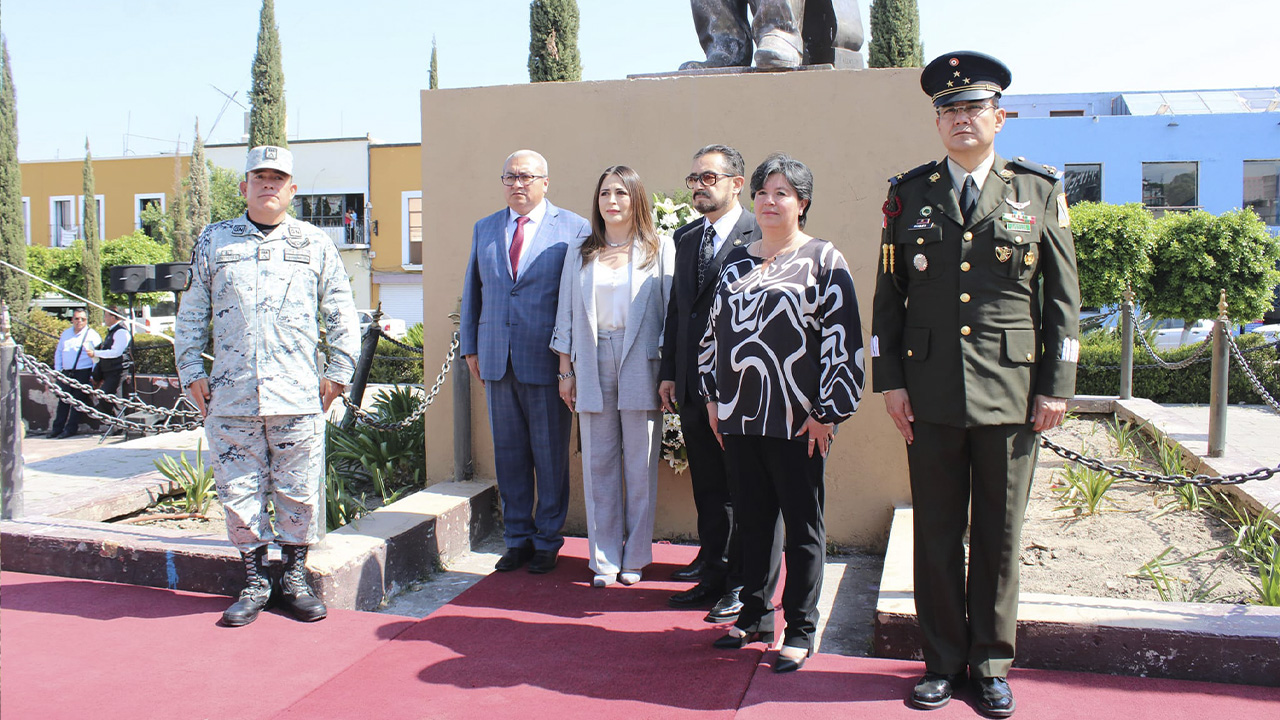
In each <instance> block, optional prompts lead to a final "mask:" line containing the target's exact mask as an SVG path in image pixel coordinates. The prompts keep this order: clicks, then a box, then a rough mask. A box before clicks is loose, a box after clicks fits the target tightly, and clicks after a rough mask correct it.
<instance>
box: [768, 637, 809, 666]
mask: <svg viewBox="0 0 1280 720" xmlns="http://www.w3.org/2000/svg"><path fill="white" fill-rule="evenodd" d="M782 647H783V649H784V650H785V649H786V648H788V647H790V648H794V649H800V648H798V647H797V646H795V645H783V646H782ZM811 657H813V644H812V643H810V645H809V647H807V648H805V649H804V655H802V656H800V657H798V658H789V657H786V656H784V655H783V654H782V651H781V650H780V651H778V659H777V660H775V661H774V663H773V671H774V672H776V673H785V672H795V671H796V670H799V669H800V668H802V667H804V663H805V661H806V660H808V659H809V658H811Z"/></svg>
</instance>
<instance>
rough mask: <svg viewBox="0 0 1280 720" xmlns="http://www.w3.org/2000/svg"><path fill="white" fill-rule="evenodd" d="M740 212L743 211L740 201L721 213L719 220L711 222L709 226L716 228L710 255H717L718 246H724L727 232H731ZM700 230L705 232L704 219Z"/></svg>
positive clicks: (727, 235)
mask: <svg viewBox="0 0 1280 720" xmlns="http://www.w3.org/2000/svg"><path fill="white" fill-rule="evenodd" d="M742 213H743V210H742V203H734V204H733V209H731V210H730V211H729V212H727V213H725V214H724V215H722V216H721V217H720V219H719V220H717V221H715V222H714V223H712V224H711V227H713V228H715V229H716V236H715V239H714V240H712V241H711V245H712V247H711V254H712V255H717V254H719V253H720V248H722V247H724V241H725V240H727V239H728V238H729V234H730V233H732V232H733V228H734V226H735V225H737V224H738V218H740V217H742ZM704 220H705V219H704ZM702 232H703V233H706V232H707V226H706V224H705V221H704V224H703V226H702Z"/></svg>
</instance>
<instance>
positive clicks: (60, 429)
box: [49, 368, 93, 435]
mask: <svg viewBox="0 0 1280 720" xmlns="http://www.w3.org/2000/svg"><path fill="white" fill-rule="evenodd" d="M62 374H63V375H66V376H67V377H69V378H72V379H74V380H76V381H79V382H82V383H85V384H86V385H87V384H88V383H89V381H90V379H92V376H93V369H92V368H82V369H80V370H63V371H62ZM59 385H61V387H62V389H63V390H67V391H69V392H70V393H71V396H72V397H74V398H75V399H77V400H79V401H80V402H83V403H85V404H88V402H89V396H88V395H87V394H86V393H84V392H82V391H80V390H75V389H73V388H72V387H71V386H70V385H67V384H66V383H59ZM79 430H80V410H79V409H77V408H73V407H71V406H70V405H69V404H67V403H66V402H64V401H61V400H59V401H58V411H57V412H56V413H54V416H53V425H52V426H51V427H50V428H49V434H50V435H61V434H63V433H66V434H67V435H75V434H76V432H77V431H79Z"/></svg>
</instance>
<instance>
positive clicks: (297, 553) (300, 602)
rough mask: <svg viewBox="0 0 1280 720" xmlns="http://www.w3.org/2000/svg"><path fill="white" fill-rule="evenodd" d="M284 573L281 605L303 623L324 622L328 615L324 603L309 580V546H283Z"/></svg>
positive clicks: (281, 580)
mask: <svg viewBox="0 0 1280 720" xmlns="http://www.w3.org/2000/svg"><path fill="white" fill-rule="evenodd" d="M280 548H281V550H283V551H284V573H283V574H282V575H281V576H280V604H281V605H282V606H284V608H285V609H286V610H288V611H289V614H290V615H293V617H294V618H295V619H298V620H301V621H302V622H315V621H316V620H323V619H324V618H325V616H326V615H328V610H326V609H325V606H324V602H322V601H321V600H320V598H319V597H317V596H316V591H315V590H312V589H311V583H310V582H309V581H308V580H307V546H306V545H281V546H280Z"/></svg>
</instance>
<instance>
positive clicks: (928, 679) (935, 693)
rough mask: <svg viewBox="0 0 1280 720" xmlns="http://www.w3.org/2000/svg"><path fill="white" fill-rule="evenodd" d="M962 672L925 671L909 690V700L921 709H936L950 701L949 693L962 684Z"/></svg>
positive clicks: (963, 679) (963, 676)
mask: <svg viewBox="0 0 1280 720" xmlns="http://www.w3.org/2000/svg"><path fill="white" fill-rule="evenodd" d="M964 681H965V675H964V673H962V672H961V673H955V674H954V675H946V674H943V673H936V672H926V673H925V674H924V677H922V678H920V680H919V681H917V682H916V686H915V687H914V688H913V689H912V690H911V698H910V700H909V702H910V703H911V705H912V707H917V708H920V709H921V710H937V709H938V708H940V707H943V706H945V705H946V704H947V703H949V702H951V695H952V693H954V692H955V691H956V690H958V689H959V688H961V687H963V686H964Z"/></svg>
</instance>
